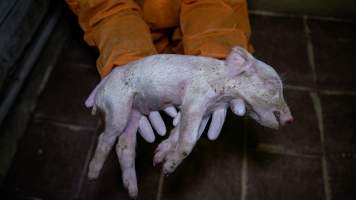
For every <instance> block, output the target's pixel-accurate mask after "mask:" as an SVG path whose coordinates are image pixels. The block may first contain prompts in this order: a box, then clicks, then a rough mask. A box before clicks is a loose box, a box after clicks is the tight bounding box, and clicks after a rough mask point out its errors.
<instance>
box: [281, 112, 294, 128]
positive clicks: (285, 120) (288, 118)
mask: <svg viewBox="0 0 356 200" xmlns="http://www.w3.org/2000/svg"><path fill="white" fill-rule="evenodd" d="M293 121H294V117H293V116H292V115H291V114H290V113H289V112H288V113H281V115H280V118H279V122H280V124H281V125H282V126H283V125H286V124H291V123H292V122H293Z"/></svg>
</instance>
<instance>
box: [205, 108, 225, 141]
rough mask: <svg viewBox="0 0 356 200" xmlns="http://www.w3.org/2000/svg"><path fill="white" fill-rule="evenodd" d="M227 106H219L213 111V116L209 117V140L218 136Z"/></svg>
mask: <svg viewBox="0 0 356 200" xmlns="http://www.w3.org/2000/svg"><path fill="white" fill-rule="evenodd" d="M226 111H227V108H226V107H224V108H220V109H217V110H215V111H214V112H213V117H212V119H211V123H210V126H209V131H208V138H209V139H210V140H215V139H216V138H218V136H219V134H220V131H221V129H222V127H223V125H224V121H225V117H226Z"/></svg>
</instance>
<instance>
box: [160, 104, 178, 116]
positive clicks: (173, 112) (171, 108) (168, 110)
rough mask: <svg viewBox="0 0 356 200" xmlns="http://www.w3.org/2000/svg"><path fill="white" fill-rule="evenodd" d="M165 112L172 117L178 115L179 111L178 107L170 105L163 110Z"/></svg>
mask: <svg viewBox="0 0 356 200" xmlns="http://www.w3.org/2000/svg"><path fill="white" fill-rule="evenodd" d="M163 111H164V112H165V113H167V114H168V115H169V116H170V117H172V118H174V117H176V116H177V114H178V112H177V109H176V108H175V107H174V106H169V107H167V108H165V109H164V110H163Z"/></svg>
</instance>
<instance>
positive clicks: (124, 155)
mask: <svg viewBox="0 0 356 200" xmlns="http://www.w3.org/2000/svg"><path fill="white" fill-rule="evenodd" d="M140 119H141V114H140V113H139V112H138V111H136V110H133V111H132V112H131V117H130V120H129V122H128V125H127V127H126V129H125V131H124V133H123V134H122V135H121V136H120V137H119V141H118V143H117V144H116V154H117V156H118V158H119V162H120V166H121V171H122V180H123V183H124V186H125V188H126V189H127V190H128V192H129V195H130V197H131V198H136V197H137V193H138V189H137V178H136V171H135V147H136V134H137V129H138V126H139V121H140Z"/></svg>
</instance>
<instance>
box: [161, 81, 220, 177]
mask: <svg viewBox="0 0 356 200" xmlns="http://www.w3.org/2000/svg"><path fill="white" fill-rule="evenodd" d="M191 90H192V91H190V90H189V89H188V91H187V93H186V94H187V95H186V96H185V98H184V99H183V104H182V110H181V112H182V117H181V120H180V123H179V124H178V126H179V133H178V136H179V138H178V142H177V144H176V146H175V148H173V150H172V151H170V152H169V153H168V154H167V156H166V158H165V163H164V164H163V172H164V174H166V175H168V174H170V173H172V172H173V171H174V170H175V169H176V168H177V166H178V165H179V164H180V163H181V162H182V161H183V159H184V158H186V157H187V156H188V155H189V154H190V152H191V151H192V150H193V147H194V146H195V144H196V142H197V140H198V139H199V136H200V135H199V128H200V124H201V122H202V119H203V116H204V114H205V112H206V109H207V105H208V103H209V99H210V97H211V96H212V95H214V93H213V92H212V91H211V90H209V89H206V90H205V89H204V90H202V89H198V90H197V89H196V88H191ZM192 94H194V95H192Z"/></svg>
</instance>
